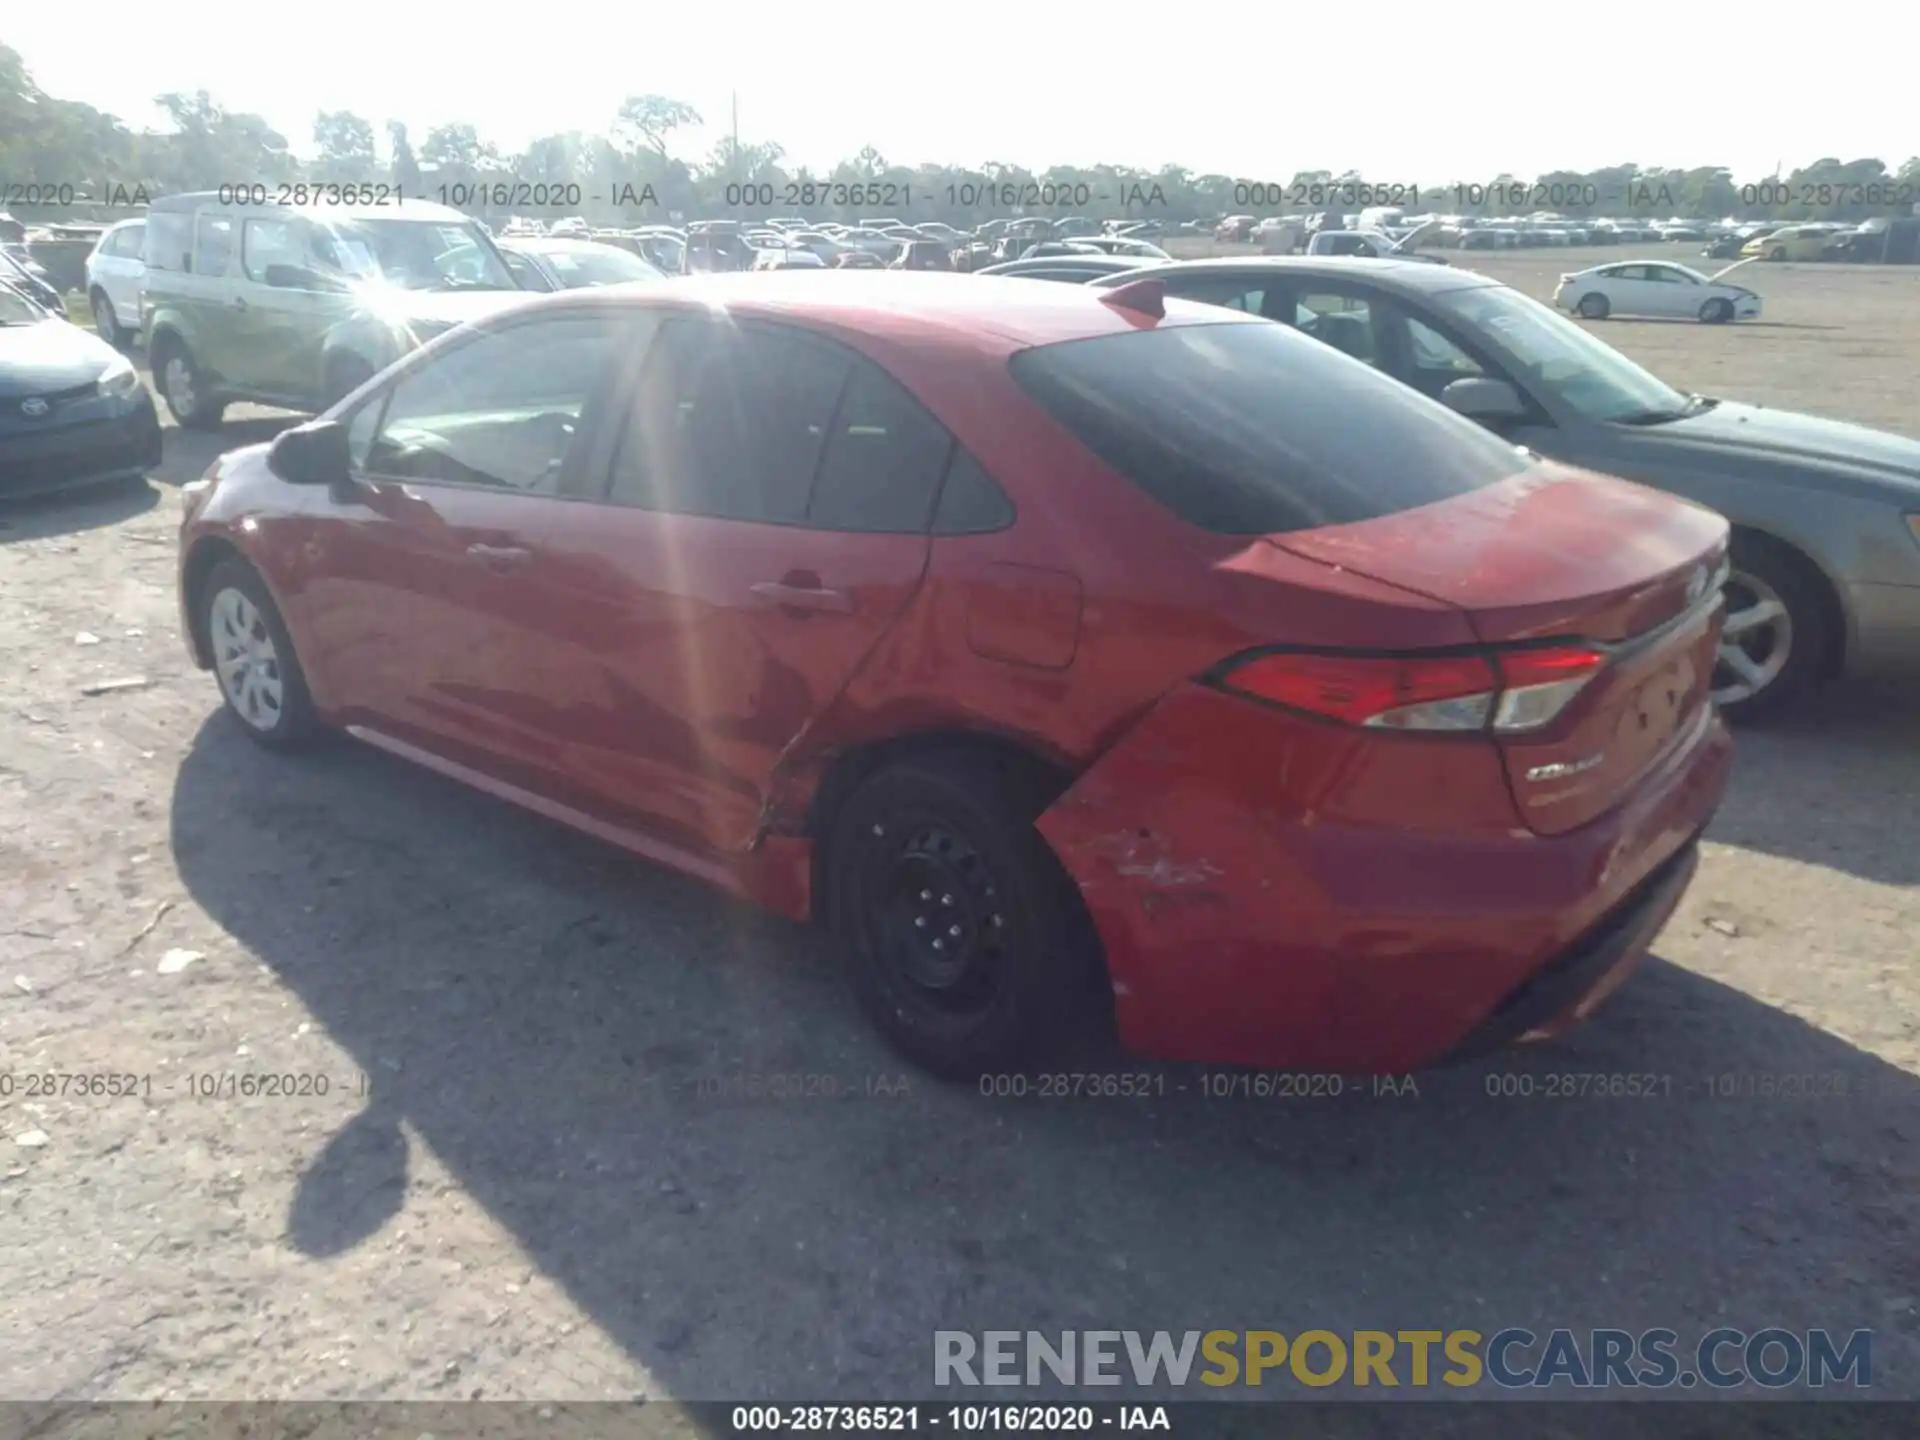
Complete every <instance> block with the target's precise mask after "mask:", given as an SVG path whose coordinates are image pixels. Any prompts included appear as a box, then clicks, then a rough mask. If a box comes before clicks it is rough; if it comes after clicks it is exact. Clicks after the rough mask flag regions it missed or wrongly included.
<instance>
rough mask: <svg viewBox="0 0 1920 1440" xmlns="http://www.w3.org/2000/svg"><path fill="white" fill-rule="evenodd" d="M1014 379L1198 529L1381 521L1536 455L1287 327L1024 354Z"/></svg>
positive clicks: (1235, 327) (1149, 336) (1172, 333)
mask: <svg viewBox="0 0 1920 1440" xmlns="http://www.w3.org/2000/svg"><path fill="white" fill-rule="evenodd" d="M1012 369H1013V375H1014V378H1015V379H1016V380H1017V381H1018V382H1019V384H1020V386H1021V388H1022V389H1024V390H1025V391H1026V392H1027V394H1028V395H1030V396H1032V397H1033V399H1034V400H1035V401H1037V402H1038V403H1039V404H1040V405H1041V406H1043V407H1044V408H1045V409H1046V410H1047V411H1048V413H1049V414H1051V415H1052V416H1053V417H1054V418H1055V419H1056V420H1058V421H1060V422H1061V423H1062V424H1063V425H1065V426H1066V427H1067V428H1068V429H1069V430H1071V431H1072V432H1073V433H1074V434H1075V435H1077V436H1078V437H1079V438H1080V440H1081V441H1082V442H1083V443H1084V444H1085V445H1086V446H1087V447H1088V448H1089V449H1090V450H1092V451H1093V452H1094V453H1095V454H1096V455H1098V456H1099V457H1100V458H1101V459H1102V460H1104V461H1106V462H1107V464H1109V465H1111V466H1112V467H1113V468H1114V469H1116V470H1118V471H1119V472H1120V473H1121V474H1122V475H1124V476H1126V477H1127V478H1128V479H1129V480H1131V481H1133V482H1134V483H1135V484H1136V485H1138V486H1139V487H1140V488H1141V489H1143V490H1145V491H1146V492H1147V493H1148V494H1149V495H1151V496H1152V497H1153V498H1154V499H1155V500H1157V501H1159V502H1160V503H1161V504H1162V505H1164V506H1166V507H1167V508H1168V509H1169V510H1171V511H1173V512H1174V513H1175V514H1176V515H1178V516H1179V517H1180V518H1181V519H1182V520H1185V521H1187V522H1188V523H1189V524H1192V525H1198V526H1201V527H1202V528H1204V529H1207V530H1212V531H1216V532H1219V533H1222V534H1228V535H1264V534H1271V533H1274V532H1278V531H1288V530H1311V529H1314V528H1316V527H1318V526H1321V525H1346V524H1351V523H1353V522H1355V521H1359V520H1373V519H1377V518H1378V517H1380V516H1382V515H1391V514H1394V513H1395V512H1397V511H1401V510H1411V509H1413V508H1415V507H1416V506H1420V505H1430V504H1433V503H1434V502H1435V501H1439V500H1446V499H1450V498H1452V497H1453V496H1455V495H1464V494H1466V493H1467V492H1468V491H1471V490H1478V489H1480V488H1481V487H1482V486H1486V485H1491V484H1493V483H1495V482H1496V481H1500V480H1505V479H1507V478H1508V477H1509V476H1513V475H1517V474H1519V473H1520V472H1521V471H1522V470H1524V469H1526V468H1527V467H1528V466H1529V465H1531V464H1532V463H1533V460H1532V457H1530V456H1528V455H1527V454H1526V453H1525V452H1523V451H1521V450H1519V449H1517V448H1515V447H1514V446H1513V445H1512V444H1510V443H1509V442H1507V441H1504V440H1501V439H1499V438H1498V437H1497V436H1495V435H1493V434H1490V433H1489V432H1488V431H1486V430H1483V429H1482V428H1481V427H1480V426H1478V425H1476V424H1474V423H1473V422H1472V421H1471V420H1468V419H1465V418H1464V417H1462V416H1460V415H1457V414H1455V413H1454V412H1453V411H1451V410H1449V409H1447V408H1446V407H1445V406H1443V405H1441V404H1439V403H1438V402H1437V401H1433V400H1429V399H1427V398H1426V397H1425V396H1424V395H1421V394H1419V393H1417V392H1416V391H1414V390H1411V389H1409V388H1408V387H1406V386H1404V385H1402V384H1400V383H1399V382H1398V381H1396V380H1391V379H1388V378H1387V377H1386V376H1385V375H1382V374H1381V373H1380V372H1379V371H1377V370H1375V369H1373V368H1372V367H1371V366H1368V365H1365V364H1362V363H1361V362H1360V361H1358V360H1354V359H1350V358H1349V357H1347V356H1345V355H1342V354H1340V353H1339V352H1338V351H1337V350H1334V349H1333V348H1332V347H1331V346H1328V345H1325V344H1323V343H1321V342H1320V341H1318V340H1314V339H1310V338H1308V337H1307V336H1304V335H1300V334H1297V333H1295V332H1294V331H1292V330H1290V329H1288V328H1287V327H1286V326H1284V325H1275V324H1267V323H1253V322H1249V323H1246V324H1226V325H1169V326H1165V327H1163V328H1161V329H1157V330H1148V331H1136V332H1134V333H1132V334H1128V335H1109V336H1102V337H1101V338H1099V339H1097V340H1071V341H1067V342H1065V343H1063V344H1059V345H1043V346H1040V347H1038V348H1036V349H1032V350H1025V351H1022V352H1021V353H1020V354H1018V355H1016V356H1014V358H1013V361H1012Z"/></svg>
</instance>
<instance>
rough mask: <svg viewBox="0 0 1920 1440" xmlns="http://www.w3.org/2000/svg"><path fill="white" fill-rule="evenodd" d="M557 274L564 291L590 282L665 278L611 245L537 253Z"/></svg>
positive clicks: (615, 282)
mask: <svg viewBox="0 0 1920 1440" xmlns="http://www.w3.org/2000/svg"><path fill="white" fill-rule="evenodd" d="M538 253H539V255H540V258H541V259H543V260H545V261H546V262H547V264H548V265H549V266H550V267H551V268H552V270H553V273H554V274H555V275H556V276H558V277H559V280H560V288H561V289H563V290H579V289H582V288H583V287H586V286H589V285H625V284H628V283H629V282H631V281H634V280H661V279H665V278H666V277H665V276H664V275H662V274H661V272H660V271H659V270H658V269H656V268H655V267H654V266H652V265H649V264H648V263H647V262H646V261H644V260H642V259H641V258H640V257H639V256H638V255H634V254H630V253H629V252H627V251H625V250H619V249H616V248H615V247H613V246H611V245H603V246H599V247H597V248H595V249H591V250H589V249H586V248H585V247H582V248H580V249H578V250H575V249H572V248H568V249H564V250H560V249H555V250H542V251H540V252H538Z"/></svg>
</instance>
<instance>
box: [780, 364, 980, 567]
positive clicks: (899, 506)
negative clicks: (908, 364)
mask: <svg viewBox="0 0 1920 1440" xmlns="http://www.w3.org/2000/svg"><path fill="white" fill-rule="evenodd" d="M952 449H953V437H952V436H951V435H949V434H948V433H947V429H946V427H945V426H944V425H942V424H941V423H940V422H939V421H938V420H936V419H934V418H933V416H932V415H930V414H928V413H927V411H926V409H925V408H924V407H923V406H922V405H921V404H920V402H919V401H918V400H915V399H914V398H913V397H912V396H911V395H909V394H908V393H907V392H906V391H905V390H904V389H902V388H901V387H900V385H899V384H898V383H897V382H896V381H894V380H892V379H891V378H889V377H888V376H886V375H884V374H882V373H881V371H880V369H879V367H878V366H876V365H873V364H871V363H870V362H868V361H865V360H860V361H856V362H855V363H854V366H853V373H852V374H851V375H849V376H848V377H847V384H846V389H845V390H844V391H842V392H841V396H840V406H839V409H838V410H836V411H835V412H834V416H833V428H832V431H831V433H830V434H829V435H828V436H827V448H826V453H825V454H824V455H823V456H822V457H821V460H820V473H819V475H818V476H817V477H816V478H815V480H814V482H813V498H812V500H811V502H810V503H809V504H808V506H807V523H808V524H809V525H811V526H813V527H814V528H816V529H820V530H868V531H880V532H885V533H901V532H905V533H909V534H919V533H921V532H922V531H924V530H925V529H926V528H927V515H928V512H929V511H930V510H932V508H933V493H934V491H935V490H937V489H939V487H940V475H941V472H942V471H943V470H945V469H946V466H947V456H948V454H949V453H950V452H951V451H952Z"/></svg>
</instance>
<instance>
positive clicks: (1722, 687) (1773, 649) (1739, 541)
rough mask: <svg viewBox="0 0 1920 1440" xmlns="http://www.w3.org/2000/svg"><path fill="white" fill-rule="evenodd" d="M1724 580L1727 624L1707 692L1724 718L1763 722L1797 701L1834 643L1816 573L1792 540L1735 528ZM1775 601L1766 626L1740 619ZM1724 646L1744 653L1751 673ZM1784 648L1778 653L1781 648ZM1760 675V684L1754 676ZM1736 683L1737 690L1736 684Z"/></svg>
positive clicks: (1812, 685) (1816, 676)
mask: <svg viewBox="0 0 1920 1440" xmlns="http://www.w3.org/2000/svg"><path fill="white" fill-rule="evenodd" d="M1731 559H1732V565H1733V573H1732V575H1731V576H1730V577H1729V578H1728V580H1727V625H1728V629H1727V631H1726V632H1725V634H1724V636H1723V638H1722V640H1721V645H1720V655H1721V660H1720V663H1719V664H1717V665H1716V666H1715V667H1714V673H1713V698H1714V701H1715V703H1717V704H1718V705H1719V707H1720V711H1721V713H1722V714H1724V715H1725V716H1726V717H1727V718H1728V719H1729V720H1737V721H1741V722H1743V723H1745V722H1752V721H1756V720H1764V719H1768V718H1771V717H1773V716H1775V715H1778V714H1781V713H1782V712H1784V711H1786V710H1788V709H1790V708H1791V707H1792V706H1794V705H1795V704H1797V703H1799V702H1800V701H1801V700H1802V699H1804V698H1805V697H1806V695H1807V694H1808V693H1809V692H1811V691H1812V690H1813V689H1814V688H1815V686H1816V685H1817V684H1818V683H1819V679H1820V676H1821V675H1822V673H1823V672H1824V670H1825V667H1826V658H1827V647H1828V646H1829V645H1830V644H1831V643H1832V640H1833V637H1832V635H1831V633H1830V630H1831V626H1830V624H1829V620H1828V614H1827V608H1826V606H1825V604H1824V603H1822V596H1821V593H1820V579H1819V573H1818V572H1817V571H1816V570H1815V569H1814V568H1813V564H1812V562H1811V561H1809V560H1808V559H1806V557H1805V556H1803V555H1801V554H1800V552H1799V551H1797V550H1795V549H1793V548H1792V547H1790V546H1787V545H1783V544H1781V543H1780V542H1779V541H1777V540H1771V539H1768V538H1767V537H1765V536H1762V535H1753V534H1748V533H1737V534H1735V535H1734V537H1733V545H1732V550H1731ZM1770 606H1777V607H1779V609H1780V610H1781V612H1782V613H1781V614H1780V615H1779V616H1778V618H1776V619H1774V620H1770V621H1768V622H1767V623H1766V626H1765V627H1764V630H1765V633H1762V627H1760V626H1758V625H1751V626H1750V627H1749V628H1738V627H1741V626H1742V625H1743V619H1742V617H1751V616H1753V615H1754V614H1756V613H1758V612H1756V609H1755V607H1760V611H1761V612H1764V611H1765V610H1766V609H1767V607H1770ZM1730 647H1735V648H1738V649H1739V650H1740V651H1741V652H1742V653H1743V654H1745V655H1746V656H1747V660H1748V662H1750V664H1751V666H1752V667H1753V671H1754V672H1755V673H1748V672H1744V671H1741V670H1737V669H1736V668H1735V665H1734V664H1730V663H1729V662H1728V660H1727V658H1726V657H1727V656H1728V655H1729V653H1730ZM1783 652H1784V653H1783ZM1756 679H1758V680H1759V681H1760V683H1759V684H1758V685H1755V684H1754V683H1753V682H1754V681H1755V680H1756ZM1736 687H1737V688H1736Z"/></svg>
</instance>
